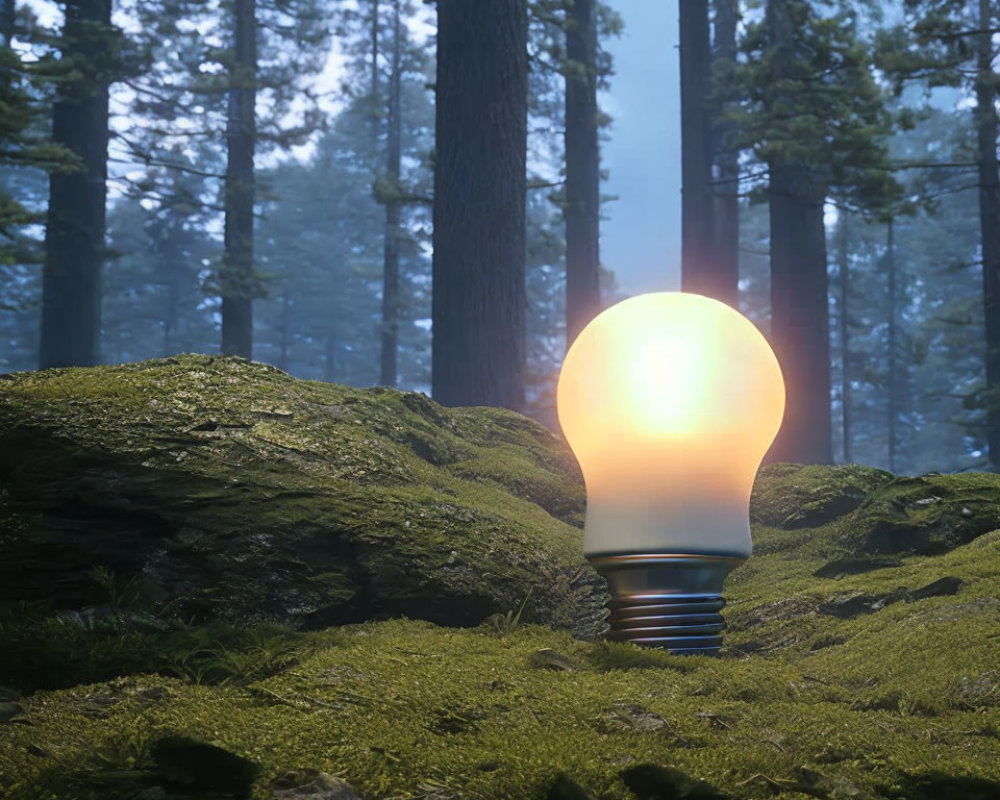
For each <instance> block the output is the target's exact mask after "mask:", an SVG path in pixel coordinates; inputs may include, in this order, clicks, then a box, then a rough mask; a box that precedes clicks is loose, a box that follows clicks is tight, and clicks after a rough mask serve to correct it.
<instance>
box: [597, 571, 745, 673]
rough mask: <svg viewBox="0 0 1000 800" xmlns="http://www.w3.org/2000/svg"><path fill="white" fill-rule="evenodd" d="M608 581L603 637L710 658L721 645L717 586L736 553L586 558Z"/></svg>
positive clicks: (719, 593) (721, 627) (719, 588)
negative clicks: (605, 634)
mask: <svg viewBox="0 0 1000 800" xmlns="http://www.w3.org/2000/svg"><path fill="white" fill-rule="evenodd" d="M588 558H589V559H590V562H591V563H592V564H593V565H594V567H595V568H596V569H597V571H598V573H599V574H600V575H601V576H602V577H603V578H604V579H605V580H606V581H607V583H608V589H609V591H610V592H611V600H610V602H609V603H608V608H609V609H610V611H611V615H610V617H609V618H608V624H609V625H610V626H611V630H610V631H609V632H608V635H607V638H609V639H613V640H616V641H626V642H635V643H636V644H639V645H643V646H645V647H659V648H663V649H666V650H669V651H670V652H672V653H683V654H701V655H711V654H713V653H716V652H718V650H719V648H720V647H721V646H722V635H721V634H722V629H723V627H724V626H725V622H724V621H723V619H722V615H721V614H720V613H719V612H720V611H721V610H722V608H723V606H724V605H725V600H723V598H722V583H723V581H724V580H725V578H726V576H727V575H728V574H729V573H730V572H731V571H732V570H733V569H735V568H736V567H737V566H739V565H740V564H741V563H743V561H745V560H746V558H745V557H744V556H741V555H723V554H718V555H716V554H694V553H681V554H668V553H650V554H645V553H643V554H633V553H627V554H621V555H594V556H589V557H588Z"/></svg>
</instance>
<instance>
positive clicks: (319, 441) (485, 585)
mask: <svg viewBox="0 0 1000 800" xmlns="http://www.w3.org/2000/svg"><path fill="white" fill-rule="evenodd" d="M583 503H584V494H583V487H582V485H581V481H580V478H579V473H578V471H577V467H576V463H575V461H574V459H573V457H572V455H571V454H570V453H569V451H568V450H567V448H566V447H565V445H564V444H563V443H562V442H561V440H559V439H558V438H557V437H556V436H555V435H553V434H552V433H551V432H549V431H548V430H546V429H545V428H543V427H541V426H540V425H537V424H535V423H533V422H531V421H530V420H528V419H526V418H524V417H522V416H519V415H517V414H513V413H511V412H507V411H504V410H499V409H491V408H474V409H473V408H467V409H454V410H450V409H445V408H442V407H440V406H438V405H436V404H435V403H433V402H431V401H430V400H428V399H427V398H426V397H425V396H423V395H420V394H415V393H408V392H398V391H393V390H389V389H368V390H358V389H350V388H347V387H343V386H336V385H331V384H325V383H319V382H309V381H299V380H295V379H293V378H291V377H289V376H288V375H286V374H284V373H282V372H280V371H278V370H276V369H274V368H272V367H268V366H265V365H262V364H257V363H251V362H248V361H244V360H241V359H238V358H217V357H211V356H182V357H177V358H167V359H159V360H154V361H148V362H143V363H140V364H125V365H122V366H108V367H96V368H91V369H58V370H47V371H44V372H38V373H23V374H17V375H6V376H3V380H0V551H2V554H3V556H2V559H0V604H3V603H10V602H11V601H15V600H16V601H32V600H46V601H49V600H51V601H53V602H54V603H55V605H56V607H58V608H63V609H78V608H81V607H86V606H88V605H92V604H93V603H94V592H93V589H94V586H93V584H94V581H93V580H92V571H93V569H94V568H95V567H100V568H102V569H103V570H105V571H107V572H110V573H111V574H113V575H114V576H116V580H117V581H118V582H119V583H120V584H122V585H129V586H130V587H132V588H133V589H137V590H141V591H142V592H143V593H144V595H145V597H146V598H147V600H148V601H149V603H150V605H151V607H152V608H154V609H155V610H156V611H158V612H169V613H170V614H172V615H173V616H176V617H180V618H183V619H186V620H191V619H194V620H206V619H215V620H220V619H222V620H238V621H240V622H246V621H252V620H275V621H280V622H286V623H290V624H294V625H302V626H305V627H321V626H323V625H328V624H334V623H343V622H352V621H360V620H363V619H370V618H377V617H388V616H396V615H400V614H407V615H409V616H412V617H421V618H424V619H429V620H434V621H437V622H441V623H444V624H458V625H461V624H466V625H469V624H476V623H478V622H480V621H482V620H483V619H484V618H486V617H488V616H490V615H491V614H495V613H503V612H506V611H508V610H510V609H516V608H517V607H518V606H519V604H520V603H521V602H522V601H523V599H524V598H525V596H526V595H527V593H528V591H529V589H531V590H532V597H531V602H530V604H529V606H528V607H527V608H526V609H525V619H532V620H538V621H545V622H547V623H549V624H553V625H557V626H558V625H563V626H569V625H574V624H575V625H577V626H578V627H579V628H581V629H584V628H587V627H590V628H591V629H594V628H595V627H598V626H599V623H600V619H601V613H602V612H601V610H600V607H601V603H602V599H603V598H602V597H601V596H600V592H599V591H595V589H596V588H598V587H599V583H597V578H596V576H595V575H594V573H593V572H592V571H591V570H590V569H589V567H587V566H586V564H585V562H584V561H583V558H582V555H581V552H580V531H579V529H578V526H579V525H580V523H581V521H582V514H583ZM133 579H134V580H133ZM130 581H131V583H130ZM140 581H141V586H140V585H139V582H140Z"/></svg>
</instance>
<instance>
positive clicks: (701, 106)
mask: <svg viewBox="0 0 1000 800" xmlns="http://www.w3.org/2000/svg"><path fill="white" fill-rule="evenodd" d="M678 5H679V7H680V62H681V289H682V290H683V291H685V292H696V293H698V294H704V295H708V296H710V297H717V296H718V293H719V286H718V285H717V284H718V283H719V281H718V276H717V275H716V265H715V254H714V252H713V250H714V248H713V246H712V245H713V241H712V240H713V235H714V225H713V214H712V211H713V209H712V205H713V198H712V125H711V120H710V115H709V109H708V99H707V98H708V88H709V73H710V70H711V47H710V44H709V34H708V30H709V28H708V0H682V2H680V3H679V4H678Z"/></svg>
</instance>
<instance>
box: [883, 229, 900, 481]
mask: <svg viewBox="0 0 1000 800" xmlns="http://www.w3.org/2000/svg"><path fill="white" fill-rule="evenodd" d="M885 269H886V273H887V276H888V283H889V331H888V347H887V350H888V360H889V363H888V373H889V377H888V383H889V387H888V388H889V392H888V395H889V397H888V400H889V402H888V416H889V419H888V423H889V436H888V442H887V444H888V447H887V450H888V455H889V472H895V471H896V454H897V451H898V449H899V447H898V445H899V433H898V422H899V358H898V355H899V331H898V329H897V322H898V318H897V317H898V315H897V312H896V306H897V303H898V298H897V294H898V278H897V275H896V226H895V224H894V223H893V221H892V220H891V219H890V220H889V225H888V227H887V229H886V246H885Z"/></svg>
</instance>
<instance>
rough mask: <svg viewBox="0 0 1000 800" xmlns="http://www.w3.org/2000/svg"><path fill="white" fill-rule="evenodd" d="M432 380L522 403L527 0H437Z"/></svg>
mask: <svg viewBox="0 0 1000 800" xmlns="http://www.w3.org/2000/svg"><path fill="white" fill-rule="evenodd" d="M437 7H438V46H437V87H436V111H435V116H436V131H437V133H436V137H437V146H436V158H435V163H434V277H433V281H432V292H433V298H432V310H431V318H432V322H433V344H432V358H433V361H432V378H431V384H432V388H433V394H434V398H435V400H437V401H438V402H440V403H443V404H445V405H449V406H458V405H492V406H506V407H508V408H513V409H519V408H521V407H522V406H523V405H524V357H525V188H526V186H525V184H526V181H525V157H526V137H527V88H528V87H527V76H528V58H527V29H528V26H527V10H526V1H525V0H476V2H469V0H439V2H438V6H437Z"/></svg>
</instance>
